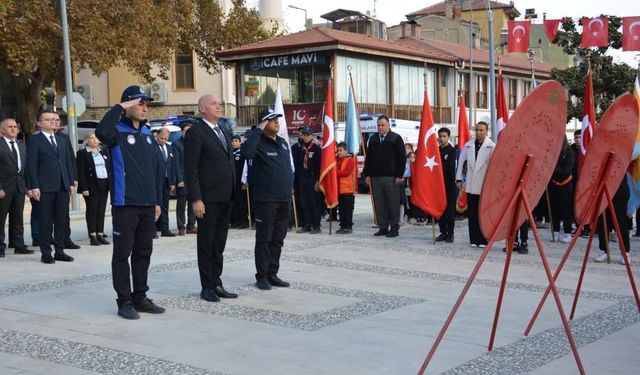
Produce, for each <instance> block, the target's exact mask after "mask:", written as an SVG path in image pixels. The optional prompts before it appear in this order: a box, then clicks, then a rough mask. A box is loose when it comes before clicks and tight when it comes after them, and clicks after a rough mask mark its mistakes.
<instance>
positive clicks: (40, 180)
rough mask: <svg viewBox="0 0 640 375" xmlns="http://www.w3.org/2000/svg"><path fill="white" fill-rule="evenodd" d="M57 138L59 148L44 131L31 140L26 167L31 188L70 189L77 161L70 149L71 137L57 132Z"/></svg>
mask: <svg viewBox="0 0 640 375" xmlns="http://www.w3.org/2000/svg"><path fill="white" fill-rule="evenodd" d="M55 140H56V144H57V148H56V147H54V146H53V145H52V144H51V141H50V140H49V139H48V138H47V136H46V135H45V134H44V133H39V134H36V135H34V136H33V137H31V139H30V140H29V143H28V144H27V168H26V172H27V186H28V188H29V190H32V189H40V192H42V193H52V192H56V191H60V190H69V187H70V186H72V185H73V182H74V180H75V179H76V177H75V174H74V173H75V164H76V162H75V158H74V156H73V154H72V153H71V152H70V151H69V149H70V144H69V143H68V142H69V138H68V137H64V136H62V135H60V134H56V135H55ZM3 142H4V141H3ZM61 183H62V186H61Z"/></svg>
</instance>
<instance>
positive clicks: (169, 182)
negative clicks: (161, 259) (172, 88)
mask: <svg viewBox="0 0 640 375" xmlns="http://www.w3.org/2000/svg"><path fill="white" fill-rule="evenodd" d="M168 140H169V129H167V128H160V130H158V133H157V134H156V141H157V142H158V148H157V150H158V151H157V152H158V157H159V158H160V160H161V164H162V166H163V170H164V178H163V180H162V181H163V182H162V205H161V206H160V207H161V209H162V210H161V212H160V217H159V218H158V220H157V221H156V229H157V230H158V231H159V232H160V235H161V236H162V237H175V236H176V234H175V233H173V232H172V231H170V230H169V199H170V198H171V192H172V191H173V189H174V188H175V181H176V175H175V168H174V163H173V154H172V153H171V148H170V147H169V145H168V144H167V141H168Z"/></svg>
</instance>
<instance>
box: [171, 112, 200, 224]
mask: <svg viewBox="0 0 640 375" xmlns="http://www.w3.org/2000/svg"><path fill="white" fill-rule="evenodd" d="M192 121H193V122H192ZM195 121H196V120H188V121H183V122H182V123H180V126H181V127H182V136H181V137H180V138H179V139H177V140H176V141H175V142H173V143H172V144H171V150H172V152H173V161H174V167H175V171H176V173H175V174H176V182H175V184H176V198H177V199H176V224H177V226H178V236H184V235H185V234H187V233H188V234H196V233H198V231H197V229H196V215H194V214H193V210H192V209H191V204H190V202H189V201H188V199H187V185H186V183H185V175H184V138H185V137H186V136H187V132H188V131H189V129H191V127H192V126H193V125H194V123H195ZM187 203H189V204H188V205H187ZM185 210H186V211H187V220H186V230H185V217H184V212H185Z"/></svg>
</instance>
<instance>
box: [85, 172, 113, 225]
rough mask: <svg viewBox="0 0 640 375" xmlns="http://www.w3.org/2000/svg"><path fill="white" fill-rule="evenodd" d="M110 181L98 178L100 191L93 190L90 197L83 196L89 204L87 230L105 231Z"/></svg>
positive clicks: (86, 217)
mask: <svg viewBox="0 0 640 375" xmlns="http://www.w3.org/2000/svg"><path fill="white" fill-rule="evenodd" d="M108 188H109V182H108V181H107V180H106V179H103V180H98V191H95V192H92V193H90V194H89V196H88V197H85V196H84V195H83V196H82V197H83V198H84V202H85V204H86V206H87V208H86V212H85V219H86V221H87V232H88V233H89V235H91V233H104V215H105V210H106V208H107V196H108V195H109V190H108Z"/></svg>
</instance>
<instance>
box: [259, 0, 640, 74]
mask: <svg viewBox="0 0 640 375" xmlns="http://www.w3.org/2000/svg"><path fill="white" fill-rule="evenodd" d="M438 2H440V1H438V0H419V1H415V0H377V1H374V0H349V1H345V0H321V1H318V0H282V9H283V13H284V18H285V23H286V26H287V29H288V31H289V32H296V31H301V30H303V29H304V11H301V10H297V9H292V8H289V5H294V6H296V7H299V8H304V9H306V10H307V17H309V18H312V19H313V22H314V23H321V22H325V20H324V19H323V18H321V17H320V16H321V15H323V14H325V13H328V12H331V11H333V10H336V9H339V8H342V9H348V10H356V11H360V12H362V13H366V12H367V11H370V12H371V15H373V14H374V3H375V15H376V17H377V18H378V19H380V20H382V21H384V22H385V23H386V24H387V26H393V25H397V24H399V23H400V22H401V21H404V20H406V17H405V15H406V14H409V13H412V12H414V11H416V10H420V9H422V8H426V7H428V6H430V5H433V4H436V3H438ZM500 2H503V3H508V0H500ZM258 3H259V0H247V5H249V6H255V7H257V6H258ZM514 4H515V6H516V8H517V9H518V10H519V11H520V13H521V14H522V16H521V19H524V18H523V16H524V12H525V9H528V8H534V9H535V10H536V13H537V14H538V19H537V20H535V21H534V22H539V23H541V22H542V13H544V12H546V13H547V19H554V18H562V17H564V16H569V17H572V18H574V19H575V18H578V17H583V16H586V17H595V16H599V15H601V14H610V15H615V16H619V17H624V16H640V1H638V0H514ZM613 55H614V56H616V58H620V59H621V60H622V61H624V62H626V63H628V64H631V65H633V66H635V65H637V62H636V60H635V57H636V55H638V58H640V52H622V51H619V52H616V53H614V54H613Z"/></svg>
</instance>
